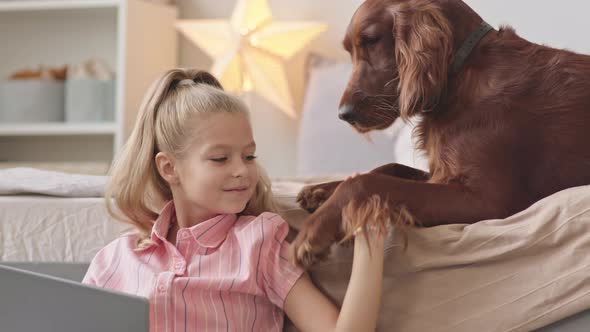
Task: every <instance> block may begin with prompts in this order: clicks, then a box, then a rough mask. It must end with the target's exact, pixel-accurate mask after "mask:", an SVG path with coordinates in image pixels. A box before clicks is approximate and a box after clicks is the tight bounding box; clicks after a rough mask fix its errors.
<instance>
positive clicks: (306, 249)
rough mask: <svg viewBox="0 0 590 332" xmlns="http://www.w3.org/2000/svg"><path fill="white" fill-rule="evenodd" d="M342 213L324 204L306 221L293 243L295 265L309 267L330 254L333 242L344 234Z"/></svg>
mask: <svg viewBox="0 0 590 332" xmlns="http://www.w3.org/2000/svg"><path fill="white" fill-rule="evenodd" d="M332 212H334V213H332ZM340 215H341V214H340V209H336V207H330V206H324V207H322V209H321V210H320V211H317V212H316V213H314V214H312V215H311V216H310V217H309V218H308V219H307V220H306V221H305V225H304V226H303V229H301V231H300V232H299V234H297V237H296V238H295V240H294V241H293V243H292V244H291V245H292V249H293V252H292V258H293V263H295V265H298V266H301V267H303V268H309V267H311V266H312V265H314V264H315V263H317V262H319V261H321V260H322V259H324V258H326V257H327V256H328V254H329V253H330V247H331V246H332V244H334V243H337V242H338V241H339V240H341V239H342V237H343V236H344V234H343V232H342V225H341V224H342V221H341V218H340Z"/></svg>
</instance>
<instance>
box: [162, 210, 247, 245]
mask: <svg viewBox="0 0 590 332" xmlns="http://www.w3.org/2000/svg"><path fill="white" fill-rule="evenodd" d="M175 217H176V209H175V208H174V202H173V201H170V202H168V203H167V204H166V205H165V206H164V208H163V209H162V211H161V212H160V215H159V216H158V219H156V222H155V223H154V226H153V228H152V234H151V239H152V241H154V242H155V243H158V244H160V243H162V242H163V241H166V236H167V235H168V230H169V229H170V225H171V222H172V220H173V219H174V218H175ZM236 220H237V216H236V215H235V214H220V215H217V216H215V217H213V218H211V219H208V220H205V221H203V222H200V223H198V224H196V225H194V226H192V227H190V228H189V230H190V232H191V234H192V235H193V237H194V238H195V240H196V241H197V243H198V244H199V245H201V246H203V247H206V248H216V247H219V245H220V244H221V243H222V242H223V241H224V240H225V238H226V236H227V233H228V232H229V230H230V228H231V227H233V225H234V223H235V222H236Z"/></svg>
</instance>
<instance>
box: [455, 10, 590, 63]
mask: <svg viewBox="0 0 590 332" xmlns="http://www.w3.org/2000/svg"><path fill="white" fill-rule="evenodd" d="M464 1H465V2H466V3H467V4H469V5H470V6H471V8H473V9H474V10H475V11H477V12H478V13H479V14H480V16H481V17H482V18H483V19H484V20H486V21H487V22H488V23H490V24H491V25H492V26H494V27H496V28H497V27H498V26H499V25H500V24H508V25H511V26H512V27H513V28H515V30H516V33H517V34H518V35H520V36H521V37H524V38H526V39H528V40H530V41H532V42H535V43H540V44H546V45H548V46H552V47H557V48H567V49H570V50H572V51H576V52H581V53H588V54H590V38H588V32H589V31H590V19H589V18H588V17H589V13H590V1H587V0H560V1H559V2H557V1H550V0H493V1H491V0H464Z"/></svg>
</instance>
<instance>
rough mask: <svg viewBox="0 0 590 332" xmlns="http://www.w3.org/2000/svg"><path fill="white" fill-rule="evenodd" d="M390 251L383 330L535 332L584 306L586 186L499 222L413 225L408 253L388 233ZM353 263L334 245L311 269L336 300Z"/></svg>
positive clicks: (587, 285) (587, 286)
mask: <svg viewBox="0 0 590 332" xmlns="http://www.w3.org/2000/svg"><path fill="white" fill-rule="evenodd" d="M282 190H285V188H282ZM295 190H296V189H295V188H292V190H291V191H295ZM290 213H294V214H293V216H292V217H291V218H289V216H288V219H289V222H290V223H292V224H293V225H294V226H296V227H298V226H299V224H300V222H301V219H302V214H301V211H299V212H297V210H296V209H294V210H291V212H290ZM296 213H298V214H297V215H295V214H296ZM386 250H387V254H386V266H385V280H384V294H383V304H382V308H381V316H380V317H381V318H380V321H379V331H400V332H425V331H427V332H435V331H438V332H443V331H453V332H461V331H466V332H473V331H477V332H487V331H490V332H491V331H503V332H507V331H531V330H533V329H536V328H539V327H542V326H545V325H547V324H549V323H552V322H555V321H557V320H560V319H562V318H564V317H567V316H570V315H572V314H574V313H576V312H579V311H582V310H584V309H588V308H590V295H589V294H590V186H586V187H578V188H572V189H568V190H564V191H562V192H559V193H556V194H554V195H552V196H550V197H547V198H545V199H543V200H541V201H539V202H537V203H536V204H535V205H533V206H531V207H530V208H528V209H527V210H525V211H523V212H521V213H518V214H516V215H514V216H512V217H509V218H506V219H503V220H487V221H482V222H479V223H477V224H474V225H448V226H439V227H435V228H428V229H418V230H416V231H413V232H412V233H411V234H410V235H409V246H408V248H407V250H406V251H404V250H403V248H402V246H401V241H400V239H399V238H396V237H395V234H393V235H392V236H391V237H390V239H389V241H388V245H387V249H386ZM350 258H351V252H350V250H349V249H345V248H341V247H334V248H333V251H332V254H331V257H330V258H329V259H328V260H327V261H325V262H323V263H320V264H319V265H317V266H315V267H314V269H313V271H312V278H313V279H314V280H315V281H316V283H317V284H318V286H320V287H321V288H322V289H324V290H325V292H326V293H327V294H329V296H331V297H332V298H333V299H334V300H335V301H337V302H339V303H340V301H341V300H342V298H343V296H344V292H345V290H346V286H347V282H348V277H349V273H350V269H351V259H350ZM285 331H294V328H292V327H289V326H288V327H286V328H285Z"/></svg>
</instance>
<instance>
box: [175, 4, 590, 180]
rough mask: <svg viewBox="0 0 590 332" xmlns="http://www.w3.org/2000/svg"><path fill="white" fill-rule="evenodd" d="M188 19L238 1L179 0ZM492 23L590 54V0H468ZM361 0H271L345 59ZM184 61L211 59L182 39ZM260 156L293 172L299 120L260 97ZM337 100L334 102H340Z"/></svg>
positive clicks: (274, 168) (273, 169) (256, 111)
mask: <svg viewBox="0 0 590 332" xmlns="http://www.w3.org/2000/svg"><path fill="white" fill-rule="evenodd" d="M177 1H178V3H179V8H180V16H181V18H185V19H192V18H194V19H198V18H227V17H229V16H230V15H231V11H232V9H233V6H234V4H235V0H177ZM466 2H467V3H468V4H469V5H470V6H472V7H473V9H475V10H476V11H477V12H479V13H480V15H481V16H482V17H483V18H484V19H485V20H486V21H487V22H489V23H490V24H492V25H493V26H494V27H498V26H499V24H508V23H509V24H510V25H512V26H513V27H514V28H515V29H516V32H517V33H518V34H520V35H521V36H523V37H525V38H527V39H529V40H531V41H534V42H537V43H545V44H548V45H551V46H555V47H560V48H569V49H571V50H574V51H578V52H584V53H590V38H588V37H587V36H586V33H587V32H588V31H590V20H589V19H588V13H589V12H590V2H589V1H582V0H561V1H560V2H559V5H556V4H557V3H556V2H555V1H549V0H517V1H515V0H494V1H491V0H466ZM361 3H362V0H297V1H295V0H269V4H270V7H271V9H272V11H273V15H274V17H275V19H277V20H317V21H323V22H325V23H327V24H329V26H330V28H329V30H328V31H327V32H326V33H325V34H324V35H323V36H322V37H321V38H319V39H318V40H317V41H316V42H315V43H313V44H312V45H311V51H312V52H314V53H319V54H321V55H324V56H326V57H330V58H335V59H339V60H347V59H348V55H347V54H346V53H345V52H344V51H343V50H342V48H341V46H340V43H341V40H342V37H343V35H344V32H345V30H346V27H347V26H348V22H349V21H350V18H351V16H352V14H353V13H354V11H355V10H356V8H357V7H358V6H359V5H360V4H361ZM179 54H180V61H179V64H180V65H181V66H192V67H199V68H209V66H210V65H211V61H210V60H209V59H207V58H206V56H205V55H204V54H203V53H202V52H201V51H200V50H199V49H198V48H197V47H195V46H193V45H192V44H190V43H189V42H187V41H186V40H184V39H181V40H180V50H179ZM249 100H250V104H251V105H250V106H251V108H252V113H253V126H254V130H255V136H256V140H257V144H258V146H259V151H258V153H259V155H260V160H261V162H262V163H263V164H264V166H265V167H266V169H267V170H268V172H269V173H270V174H271V175H272V176H286V175H287V176H288V175H293V174H294V171H295V152H296V148H295V144H296V135H297V125H298V123H297V121H296V120H292V119H289V118H288V117H286V116H284V115H283V114H281V113H280V112H279V111H277V110H276V109H274V108H273V107H272V106H271V105H269V104H268V103H265V102H264V101H263V100H260V99H259V98H256V97H252V98H249ZM337 103H338V101H337V100H335V101H334V105H335V107H336V105H337Z"/></svg>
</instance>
